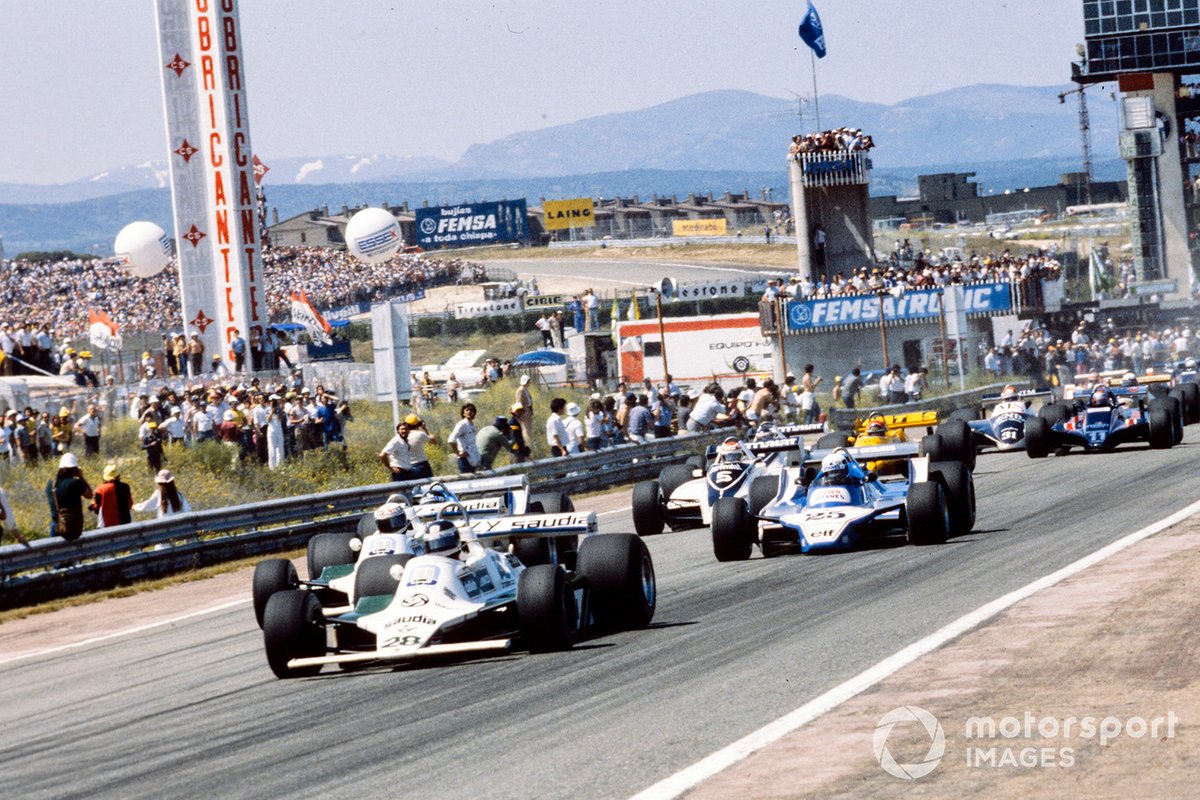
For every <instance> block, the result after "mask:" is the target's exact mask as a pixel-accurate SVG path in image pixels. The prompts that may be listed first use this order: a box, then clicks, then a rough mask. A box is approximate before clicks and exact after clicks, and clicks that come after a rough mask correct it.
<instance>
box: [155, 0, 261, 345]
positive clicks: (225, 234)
mask: <svg viewBox="0 0 1200 800" xmlns="http://www.w3.org/2000/svg"><path fill="white" fill-rule="evenodd" d="M155 10H156V12H157V18H158V31H159V54H160V56H161V64H162V81H163V104H164V107H165V110H166V115H167V141H168V145H167V146H168V149H169V151H170V158H169V163H170V169H171V195H172V201H173V205H174V216H175V231H176V235H177V236H178V237H179V243H178V246H177V252H178V253H179V262H180V278H179V283H180V294H181V299H182V305H183V314H184V322H185V324H186V325H188V326H191V327H190V328H189V331H192V332H196V333H199V334H201V336H202V338H203V340H204V343H205V348H206V351H207V352H209V353H219V354H221V355H222V356H223V357H224V358H225V359H226V360H227V361H231V360H232V354H231V353H230V352H229V349H228V345H229V343H230V342H231V341H232V340H233V338H234V336H235V333H234V332H235V330H236V331H239V332H240V333H241V334H242V335H243V336H246V335H248V334H249V333H250V332H251V331H253V330H254V329H256V328H257V329H259V330H260V331H261V329H262V327H263V326H264V325H265V324H266V308H265V305H264V298H263V292H262V288H261V287H262V252H261V250H260V243H259V241H258V220H257V214H256V208H255V197H254V185H255V184H254V157H253V152H252V151H251V147H250V118H249V113H248V111H249V110H248V106H247V101H246V84H245V72H244V66H245V61H244V56H243V51H244V47H243V43H242V38H241V26H240V24H239V22H238V10H237V2H236V0H156V5H155ZM214 322H215V323H216V324H215V325H213V324H212V323H214Z"/></svg>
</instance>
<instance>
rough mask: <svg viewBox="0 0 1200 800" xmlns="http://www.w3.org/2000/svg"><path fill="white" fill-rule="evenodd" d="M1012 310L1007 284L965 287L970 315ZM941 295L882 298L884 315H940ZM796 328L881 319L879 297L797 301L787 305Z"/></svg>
mask: <svg viewBox="0 0 1200 800" xmlns="http://www.w3.org/2000/svg"><path fill="white" fill-rule="evenodd" d="M1011 308H1012V294H1011V289H1010V287H1009V285H1008V284H1007V283H980V284H973V285H971V286H965V287H963V306H962V310H963V311H964V312H966V313H967V314H978V313H983V312H999V311H1008V310H1010V309H1011ZM940 309H941V293H940V292H939V291H938V290H936V289H918V290H914V291H911V292H906V293H905V294H904V295H903V296H901V297H900V298H899V299H896V298H895V297H893V296H892V295H890V294H885V295H884V296H883V314H884V317H885V318H886V320H887V321H888V322H894V321H897V320H909V319H925V318H927V317H936V316H938V314H939V312H940ZM787 313H788V322H789V323H790V324H791V327H792V328H793V329H806V328H824V327H829V326H833V325H853V324H855V323H858V322H877V321H878V320H879V298H878V297H877V296H875V295H854V296H850V297H829V298H826V299H823V300H794V301H792V302H790V303H788V305H787Z"/></svg>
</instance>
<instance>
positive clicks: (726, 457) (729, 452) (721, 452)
mask: <svg viewBox="0 0 1200 800" xmlns="http://www.w3.org/2000/svg"><path fill="white" fill-rule="evenodd" d="M741 460H742V443H741V442H739V441H738V440H737V439H735V438H733V437H730V438H728V439H726V440H725V441H724V442H722V443H721V446H720V447H719V448H717V462H718V463H729V462H731V461H741Z"/></svg>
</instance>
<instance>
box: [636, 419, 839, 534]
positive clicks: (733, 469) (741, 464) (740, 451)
mask: <svg viewBox="0 0 1200 800" xmlns="http://www.w3.org/2000/svg"><path fill="white" fill-rule="evenodd" d="M823 430H824V425H821V424H818V425H787V426H775V425H773V424H772V423H767V422H764V423H762V424H760V425H759V426H758V429H757V430H756V431H755V434H754V438H753V439H752V440H751V441H749V442H743V441H740V440H739V439H737V438H736V437H732V436H731V437H729V438H727V439H726V440H725V441H724V442H722V443H721V444H719V445H712V446H710V447H709V448H708V450H707V451H706V452H705V454H704V456H703V457H700V456H694V457H693V458H691V459H688V462H687V463H686V464H679V465H675V466H670V467H666V468H664V469H663V470H662V472H660V473H659V476H658V480H652V481H642V482H641V483H637V484H634V487H633V502H632V505H633V525H634V529H635V530H636V531H637V532H638V535H640V536H652V535H654V534H659V533H662V532H663V528H664V526H666V527H669V528H670V529H671V530H673V531H678V530H683V529H686V528H699V527H703V526H705V525H708V524H710V523H711V521H712V505H713V503H714V502H716V500H717V499H718V498H720V497H731V496H735V495H736V496H738V497H745V498H747V499H748V501H749V503H750V505H751V506H753V507H754V508H759V507H761V504H762V503H764V502H766V500H767V498H766V497H757V498H756V497H751V496H750V486H751V484H753V483H754V481H755V479H756V478H760V477H762V476H764V475H771V476H774V475H778V474H779V471H780V470H781V469H782V468H783V464H784V463H785V462H786V461H792V462H795V463H799V462H800V461H801V460H803V458H804V438H803V437H804V434H806V433H819V432H821V431H823ZM756 502H757V505H756Z"/></svg>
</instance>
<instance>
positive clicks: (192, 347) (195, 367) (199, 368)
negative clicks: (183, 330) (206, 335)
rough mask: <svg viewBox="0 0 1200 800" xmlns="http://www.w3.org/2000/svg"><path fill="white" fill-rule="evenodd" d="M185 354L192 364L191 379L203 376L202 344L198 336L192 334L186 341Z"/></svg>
mask: <svg viewBox="0 0 1200 800" xmlns="http://www.w3.org/2000/svg"><path fill="white" fill-rule="evenodd" d="M187 352H188V359H189V360H190V361H191V363H192V373H191V377H193V378H199V377H200V376H201V375H203V374H204V342H202V341H200V334H198V333H193V334H192V338H191V339H190V340H189V341H188V345H187Z"/></svg>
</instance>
